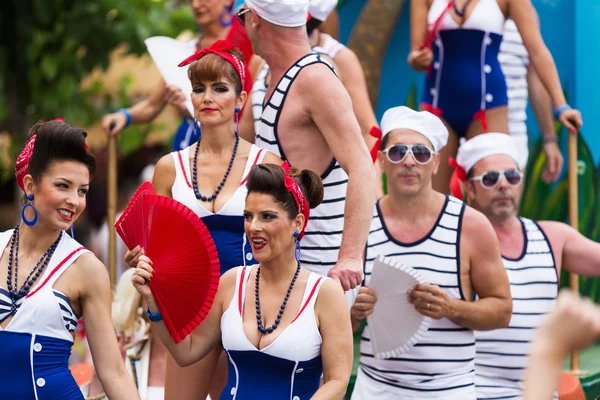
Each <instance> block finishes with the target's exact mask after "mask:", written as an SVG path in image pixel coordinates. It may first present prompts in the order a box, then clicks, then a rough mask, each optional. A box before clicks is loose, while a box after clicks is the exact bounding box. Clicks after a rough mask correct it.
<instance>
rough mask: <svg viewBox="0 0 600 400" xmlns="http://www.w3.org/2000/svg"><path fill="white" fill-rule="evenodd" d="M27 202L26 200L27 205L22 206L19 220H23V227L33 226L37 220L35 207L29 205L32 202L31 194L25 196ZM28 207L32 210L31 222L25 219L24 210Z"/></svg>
mask: <svg viewBox="0 0 600 400" xmlns="http://www.w3.org/2000/svg"><path fill="white" fill-rule="evenodd" d="M27 200H28V202H27V204H25V205H24V206H23V208H22V209H21V218H22V219H23V222H24V223H25V225H27V226H34V225H35V223H36V222H37V220H38V212H37V210H36V208H35V206H34V205H33V204H32V203H31V202H32V201H33V195H32V194H30V195H28V196H27ZM28 207H31V209H32V210H33V219H32V220H28V219H27V218H26V217H25V210H26V209H27V208H28Z"/></svg>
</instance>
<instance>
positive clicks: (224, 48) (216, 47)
mask: <svg viewBox="0 0 600 400" xmlns="http://www.w3.org/2000/svg"><path fill="white" fill-rule="evenodd" d="M235 48H236V47H235V46H234V45H233V43H231V42H229V41H227V40H217V41H216V42H214V43H213V44H212V46H210V47H207V48H205V49H201V50H197V51H196V52H195V53H194V54H192V55H191V56H189V57H188V58H186V59H185V60H183V61H182V62H180V63H179V65H178V66H179V67H185V66H186V65H189V64H191V63H193V62H194V61H198V60H199V59H201V58H202V57H204V56H205V55H207V54H210V53H212V54H216V55H218V56H220V57H222V58H223V59H224V60H225V61H228V62H229V63H230V64H231V65H233V67H234V68H235V70H236V71H237V73H238V75H239V77H240V81H241V82H242V91H243V90H245V87H246V68H245V67H244V63H243V62H241V61H240V59H238V58H237V57H236V56H234V55H233V54H231V53H228V51H230V50H233V49H235Z"/></svg>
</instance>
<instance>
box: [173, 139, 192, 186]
mask: <svg viewBox="0 0 600 400" xmlns="http://www.w3.org/2000/svg"><path fill="white" fill-rule="evenodd" d="M189 154H190V148H189V147H186V148H185V149H183V150H180V151H174V152H172V153H171V156H172V157H173V163H174V164H175V182H173V186H176V185H177V186H179V185H183V186H188V187H189V188H190V189H191V187H192V176H191V174H190V163H189V159H190V157H189ZM178 184H179V185H178Z"/></svg>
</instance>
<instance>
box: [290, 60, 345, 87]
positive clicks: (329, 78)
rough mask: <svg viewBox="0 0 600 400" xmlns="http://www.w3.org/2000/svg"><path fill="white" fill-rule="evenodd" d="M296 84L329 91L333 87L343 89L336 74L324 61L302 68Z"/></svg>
mask: <svg viewBox="0 0 600 400" xmlns="http://www.w3.org/2000/svg"><path fill="white" fill-rule="evenodd" d="M297 81H298V82H297V84H298V85H300V86H301V87H302V88H303V89H310V90H311V91H326V90H327V91H330V90H332V89H335V88H341V89H343V88H344V86H343V85H342V83H341V81H340V79H339V78H338V76H337V75H336V74H335V73H334V72H333V71H332V70H331V68H329V66H327V65H326V64H324V63H315V64H312V65H309V66H307V67H305V68H304V69H302V72H301V73H300V74H299V75H298V78H297Z"/></svg>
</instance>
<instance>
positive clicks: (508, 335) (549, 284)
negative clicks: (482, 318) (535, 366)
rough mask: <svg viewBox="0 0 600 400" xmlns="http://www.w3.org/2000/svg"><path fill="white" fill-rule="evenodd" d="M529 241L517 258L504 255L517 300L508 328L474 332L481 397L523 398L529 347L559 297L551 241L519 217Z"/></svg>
mask: <svg viewBox="0 0 600 400" xmlns="http://www.w3.org/2000/svg"><path fill="white" fill-rule="evenodd" d="M520 221H521V226H522V229H523V237H524V238H525V243H524V245H523V252H522V254H521V255H520V256H519V257H518V258H516V259H510V258H507V257H502V261H503V262H504V266H505V268H506V272H507V274H508V280H509V281H510V292H511V295H512V299H513V315H512V318H511V320H510V324H509V325H508V327H507V328H504V329H496V330H493V331H486V332H479V331H477V332H475V339H476V343H477V344H476V350H477V353H476V356H475V372H476V379H475V385H476V391H477V398H478V399H492V398H493V399H498V398H502V399H520V398H521V396H522V395H523V382H522V380H523V378H524V374H525V369H526V367H527V361H528V355H529V351H530V347H531V346H530V344H531V340H532V339H533V336H534V334H535V329H536V328H537V327H538V326H539V325H540V322H541V321H542V319H543V317H544V315H545V314H546V313H548V312H550V311H552V310H553V309H554V307H555V304H556V296H557V295H558V275H557V272H556V264H555V262H554V255H553V254H552V249H551V247H550V243H549V242H548V238H547V237H546V235H545V234H544V232H543V231H542V230H541V229H540V227H539V225H538V224H537V223H535V222H534V221H531V220H529V219H526V218H520Z"/></svg>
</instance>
